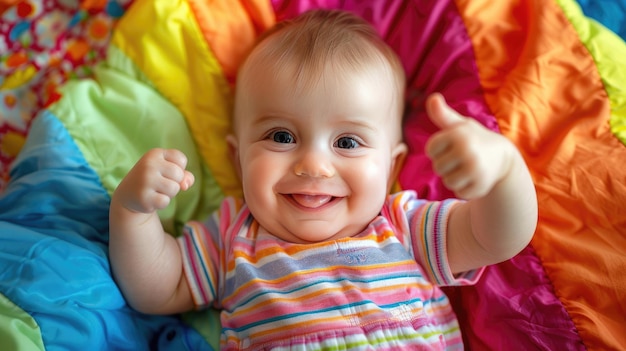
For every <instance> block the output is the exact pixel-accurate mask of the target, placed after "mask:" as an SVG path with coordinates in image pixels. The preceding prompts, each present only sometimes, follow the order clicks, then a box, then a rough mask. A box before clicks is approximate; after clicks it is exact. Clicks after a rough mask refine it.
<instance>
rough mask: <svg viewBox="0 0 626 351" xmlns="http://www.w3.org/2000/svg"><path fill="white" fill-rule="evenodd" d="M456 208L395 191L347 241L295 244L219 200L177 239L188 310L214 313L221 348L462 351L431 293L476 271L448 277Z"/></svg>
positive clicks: (445, 305) (449, 315)
mask: <svg viewBox="0 0 626 351" xmlns="http://www.w3.org/2000/svg"><path fill="white" fill-rule="evenodd" d="M457 203H458V200H445V201H442V202H429V201H425V200H419V199H417V197H416V194H415V193H414V192H412V191H404V192H400V193H397V194H394V195H391V196H390V197H389V199H388V201H387V203H386V204H385V206H384V208H383V209H382V211H381V214H380V215H379V216H377V217H376V218H375V219H374V220H373V221H372V222H371V223H370V224H369V225H368V227H367V228H366V229H365V230H364V231H363V232H361V233H359V234H357V235H355V236H352V237H349V238H342V239H338V240H332V241H326V242H320V243H315V244H294V243H289V242H285V241H283V240H281V239H278V238H276V237H275V236H273V235H271V234H270V233H268V232H267V231H265V230H264V229H263V228H261V227H260V226H259V225H258V222H256V221H255V220H254V218H253V217H252V216H251V214H250V212H249V210H248V208H247V207H246V206H245V204H244V203H242V202H241V201H239V200H235V199H232V198H227V199H226V200H225V201H224V202H223V203H222V206H221V208H220V209H219V210H218V211H216V213H214V214H213V215H212V216H211V217H210V218H209V219H208V220H207V221H206V222H204V223H199V222H191V223H189V224H188V225H187V226H186V228H185V231H184V235H183V236H181V237H180V238H179V239H178V240H179V244H180V247H181V250H182V253H183V261H184V271H185V274H186V277H187V279H188V281H189V285H190V288H191V292H192V296H193V299H194V302H195V304H196V305H197V306H198V307H199V308H201V307H206V306H213V307H215V308H218V309H220V310H222V312H221V322H222V334H221V347H222V349H226V350H236V349H263V350H264V349H276V350H312V349H347V350H364V349H372V348H375V349H377V350H378V349H425V350H431V349H435V350H438V349H462V348H463V344H462V339H461V333H460V330H459V325H458V322H457V320H456V317H455V315H454V313H453V311H452V308H451V306H450V303H449V301H448V299H447V298H446V296H445V295H444V293H443V292H442V291H441V289H440V288H439V287H438V286H444V285H462V284H472V283H474V282H475V281H476V280H477V279H478V278H479V276H480V274H481V273H482V270H476V271H471V272H467V273H465V274H461V275H457V276H455V275H453V274H452V272H451V271H450V267H449V264H448V260H447V254H446V225H447V221H448V215H449V213H450V209H451V208H452V207H453V206H454V205H455V204H457Z"/></svg>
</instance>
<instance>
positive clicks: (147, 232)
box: [109, 149, 194, 314]
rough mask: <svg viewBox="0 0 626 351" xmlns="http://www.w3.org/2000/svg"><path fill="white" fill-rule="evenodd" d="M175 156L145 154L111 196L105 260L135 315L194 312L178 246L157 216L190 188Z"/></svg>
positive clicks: (190, 180)
mask: <svg viewBox="0 0 626 351" xmlns="http://www.w3.org/2000/svg"><path fill="white" fill-rule="evenodd" d="M186 164H187V158H186V157H185V155H184V154H183V153H182V152H180V151H178V150H164V149H153V150H150V151H148V152H147V153H146V154H145V155H144V156H143V157H142V158H141V159H140V160H139V161H138V162H137V164H136V165H135V166H134V167H133V168H132V169H131V170H130V172H129V173H128V174H127V175H126V177H125V178H124V179H123V180H122V182H121V183H120V185H119V186H118V187H117V189H116V190H115V192H114V193H113V197H112V199H111V207H110V211H109V223H110V242H109V254H110V260H111V266H112V268H113V274H114V276H115V279H116V281H117V283H118V285H119V287H120V289H121V290H122V293H123V294H124V297H125V298H126V300H127V301H128V303H129V304H130V305H131V306H132V307H133V308H135V309H137V310H138V311H141V312H144V313H154V314H170V313H176V312H182V311H187V310H190V309H192V308H193V301H192V298H191V294H190V291H189V287H188V284H187V280H186V278H185V275H184V274H183V264H182V258H181V254H180V251H179V248H178V244H177V243H176V240H175V239H174V238H173V237H172V236H171V235H169V234H167V233H166V232H165V231H164V230H163V226H162V225H161V221H160V220H159V217H158V215H157V213H156V211H157V210H159V209H162V208H165V207H167V205H168V204H169V203H170V200H171V199H172V198H173V197H174V196H176V194H177V193H178V192H179V191H180V190H187V189H188V188H189V187H190V186H191V185H192V184H193V182H194V177H193V175H192V174H191V173H190V172H188V171H186V170H185V167H186Z"/></svg>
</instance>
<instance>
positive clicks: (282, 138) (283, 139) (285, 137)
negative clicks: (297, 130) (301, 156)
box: [270, 131, 294, 144]
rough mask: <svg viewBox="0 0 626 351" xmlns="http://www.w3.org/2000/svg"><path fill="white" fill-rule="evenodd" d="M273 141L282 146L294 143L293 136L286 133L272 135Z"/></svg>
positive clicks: (277, 132)
mask: <svg viewBox="0 0 626 351" xmlns="http://www.w3.org/2000/svg"><path fill="white" fill-rule="evenodd" d="M270 138H272V140H273V141H275V142H277V143H281V144H291V143H293V142H294V140H293V135H291V134H290V133H289V132H285V131H276V132H274V133H272V134H271V135H270Z"/></svg>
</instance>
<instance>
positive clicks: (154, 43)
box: [111, 0, 241, 196]
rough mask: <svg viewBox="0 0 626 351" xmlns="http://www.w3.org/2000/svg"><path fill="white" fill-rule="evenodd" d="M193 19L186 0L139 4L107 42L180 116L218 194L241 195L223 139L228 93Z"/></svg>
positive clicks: (229, 101)
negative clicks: (109, 42) (141, 74)
mask: <svg viewBox="0 0 626 351" xmlns="http://www.w3.org/2000/svg"><path fill="white" fill-rule="evenodd" d="M193 19H194V15H193V13H192V12H191V8H190V6H189V4H188V3H187V2H186V1H184V0H155V1H149V0H138V1H137V2H135V3H134V4H133V6H131V7H130V9H129V10H128V12H127V13H126V14H125V15H124V17H123V18H122V19H121V20H120V22H119V23H118V27H117V29H116V31H115V33H114V35H113V38H112V41H111V43H112V45H115V46H116V47H118V48H119V49H120V50H121V51H122V52H124V54H125V55H126V56H128V57H129V58H130V59H131V60H132V61H134V62H135V64H136V65H137V66H138V67H140V68H141V69H142V71H143V73H144V74H145V76H146V77H147V78H148V79H149V80H150V81H151V82H152V84H153V85H154V87H155V88H156V89H157V90H158V91H159V92H160V93H161V94H162V95H163V96H164V97H165V98H166V99H168V100H169V101H170V102H172V103H173V104H174V106H176V107H177V108H178V109H179V110H180V111H181V112H182V114H183V116H184V117H185V119H186V121H187V124H188V126H189V129H190V130H191V132H192V135H193V138H194V142H195V144H196V146H197V148H198V150H199V151H200V154H201V155H202V158H203V160H204V162H206V164H207V165H208V168H209V169H210V172H211V174H212V175H213V177H214V178H215V180H216V181H217V183H218V185H219V187H220V188H221V190H222V192H223V193H224V194H225V195H234V196H239V195H241V190H240V185H239V182H238V180H237V177H236V173H235V170H234V168H233V167H232V165H231V163H230V162H229V160H228V149H227V144H226V141H225V138H224V136H225V135H227V134H228V133H230V130H231V124H230V118H229V116H230V113H231V104H232V94H231V90H230V87H229V84H228V82H227V81H226V78H225V77H224V73H223V71H222V69H221V67H220V65H219V63H218V61H217V60H216V58H215V56H214V55H213V53H212V52H211V50H210V48H209V47H208V45H207V43H206V42H205V40H204V37H203V35H202V33H201V31H200V28H199V27H198V24H197V22H196V21H195V20H193Z"/></svg>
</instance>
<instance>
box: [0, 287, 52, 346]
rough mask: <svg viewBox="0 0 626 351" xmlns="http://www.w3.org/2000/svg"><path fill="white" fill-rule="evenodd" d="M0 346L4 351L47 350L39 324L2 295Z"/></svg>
mask: <svg viewBox="0 0 626 351" xmlns="http://www.w3.org/2000/svg"><path fill="white" fill-rule="evenodd" d="M0 345H1V346H0V349H2V350H11V351H22V350H28V351H31V350H33V351H34V350H42V351H43V350H45V347H44V346H43V339H42V338H41V331H40V330H39V325H37V322H35V320H34V319H33V318H32V317H31V316H30V315H29V314H28V313H26V312H25V311H24V310H22V309H21V308H19V307H18V306H16V305H15V304H14V303H13V302H11V300H9V299H8V298H7V297H6V296H4V295H2V294H0Z"/></svg>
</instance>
